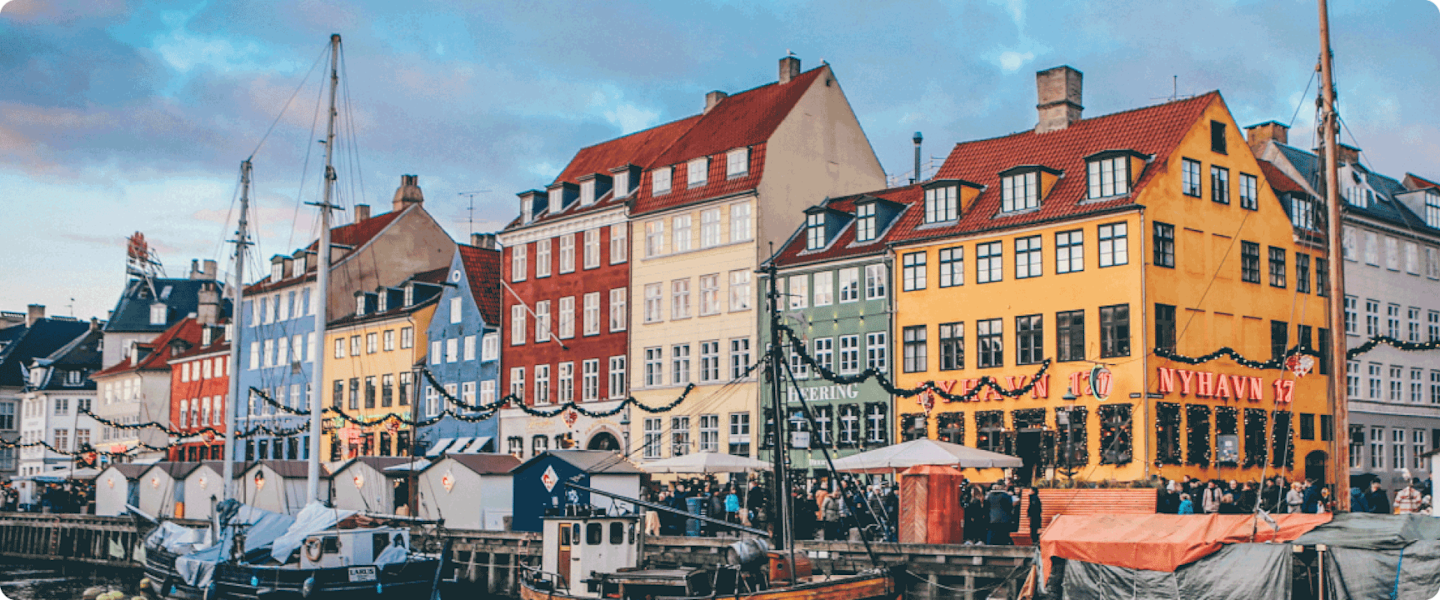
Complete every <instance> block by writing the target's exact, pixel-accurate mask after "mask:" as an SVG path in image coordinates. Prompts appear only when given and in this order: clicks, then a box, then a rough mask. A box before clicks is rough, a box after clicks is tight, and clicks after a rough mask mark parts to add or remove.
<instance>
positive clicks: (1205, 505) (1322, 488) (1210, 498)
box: [1156, 476, 1430, 515]
mask: <svg viewBox="0 0 1440 600" xmlns="http://www.w3.org/2000/svg"><path fill="white" fill-rule="evenodd" d="M1164 483H1165V485H1164V486H1163V488H1162V490H1161V492H1160V497H1159V499H1158V502H1157V504H1156V512H1159V513H1162V514H1179V515H1196V514H1202V515H1203V514H1222V515H1226V514H1235V515H1239V514H1250V513H1253V512H1255V510H1256V509H1257V508H1259V509H1260V510H1263V511H1265V512H1267V513H1271V514H1285V513H1311V514H1313V513H1326V512H1334V511H1335V508H1336V499H1335V496H1334V494H1332V493H1331V491H1330V486H1327V485H1324V484H1321V483H1320V482H1317V481H1315V480H1313V479H1305V480H1295V481H1287V480H1286V479H1285V478H1284V477H1275V478H1272V479H1267V480H1265V482H1264V483H1263V484H1262V483H1257V482H1254V481H1247V482H1245V483H1243V484H1241V483H1239V482H1237V481H1235V480H1234V479H1231V480H1229V481H1222V480H1218V479H1212V480H1209V481H1204V480H1200V479H1192V478H1190V477H1189V476H1186V477H1184V478H1183V479H1180V480H1170V481H1166V482H1164ZM1367 488H1368V489H1367ZM1429 506H1430V482H1429V481H1428V480H1420V479H1415V480H1413V481H1412V482H1411V484H1410V485H1407V486H1405V487H1404V488H1402V489H1400V490H1397V491H1396V492H1395V498H1394V502H1393V503H1392V502H1391V498H1390V495H1389V493H1388V492H1387V491H1386V490H1385V489H1384V488H1383V487H1382V486H1381V485H1380V481H1379V480H1378V479H1376V480H1372V481H1371V482H1370V485H1369V486H1365V487H1364V488H1362V487H1353V488H1351V489H1350V511H1351V512H1364V513H1378V514H1390V513H1392V512H1393V513H1397V514H1409V513H1416V512H1423V511H1425V510H1428V509H1429Z"/></svg>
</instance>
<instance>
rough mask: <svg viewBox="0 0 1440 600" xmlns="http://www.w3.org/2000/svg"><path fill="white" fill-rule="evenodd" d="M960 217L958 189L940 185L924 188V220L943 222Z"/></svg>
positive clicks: (927, 221)
mask: <svg viewBox="0 0 1440 600" xmlns="http://www.w3.org/2000/svg"><path fill="white" fill-rule="evenodd" d="M958 218H960V198H959V190H958V189H956V186H953V185H949V186H942V187H937V188H930V189H928V190H925V222H926V223H944V222H948V221H954V220H956V219H958Z"/></svg>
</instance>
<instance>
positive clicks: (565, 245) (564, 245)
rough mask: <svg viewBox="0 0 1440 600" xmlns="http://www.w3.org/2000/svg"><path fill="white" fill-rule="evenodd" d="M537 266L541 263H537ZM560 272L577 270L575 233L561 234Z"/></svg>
mask: <svg viewBox="0 0 1440 600" xmlns="http://www.w3.org/2000/svg"><path fill="white" fill-rule="evenodd" d="M536 266H537V268H538V266H539V265H536ZM560 272H561V273H574V272H575V234H573V233H567V234H565V235H562V236H560Z"/></svg>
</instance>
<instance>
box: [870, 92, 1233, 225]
mask: <svg viewBox="0 0 1440 600" xmlns="http://www.w3.org/2000/svg"><path fill="white" fill-rule="evenodd" d="M1216 101H1220V94H1219V92H1209V93H1206V94H1202V95H1199V96H1196V97H1194V98H1189V99H1185V100H1180V101H1176V102H1168V103H1165V104H1159V105H1156V106H1149V107H1145V108H1138V109H1134V110H1129V111H1124V112H1118V113H1114V114H1110V115H1105V116H1100V117H1094V118H1090V119H1083V120H1081V121H1078V122H1076V123H1074V124H1072V125H1070V126H1069V127H1067V128H1065V129H1061V130H1058V131H1050V132H1046V133H1035V132H1034V131H1033V130H1032V131H1024V132H1020V133H1015V134H1011V135H1007V136H1004V137H998V138H992V139H988V140H978V141H974V142H962V143H959V144H956V145H955V148H954V149H952V150H951V151H950V156H949V157H948V158H946V159H945V164H944V165H943V166H941V167H940V170H939V171H938V172H936V174H935V178H936V179H963V180H965V181H971V182H974V183H978V184H980V185H983V186H986V189H985V190H984V191H983V192H981V193H980V196H979V197H978V198H976V199H975V200H974V202H973V204H972V206H971V207H970V209H969V210H968V211H966V212H965V214H962V215H961V216H960V219H959V220H958V222H956V223H955V224H952V225H944V226H939V227H922V226H921V223H922V219H923V216H924V215H923V214H922V212H923V211H906V214H905V215H904V216H903V217H902V219H903V221H902V223H901V224H900V226H899V231H897V232H896V234H894V235H893V236H892V238H893V239H894V240H895V241H903V240H916V239H925V238H930V237H941V236H949V235H957V234H968V233H975V232H982V231H989V230H995V229H1002V228H1011V227H1018V226H1022V225H1027V224H1031V223H1039V222H1045V221H1051V220H1054V219H1062V218H1068V217H1074V216H1079V215H1083V214H1090V213H1100V212H1108V211H1110V210H1114V209H1116V208H1120V207H1124V206H1127V205H1130V204H1133V203H1134V201H1135V198H1136V197H1137V196H1138V194H1139V193H1140V191H1141V190H1143V189H1144V187H1145V185H1146V184H1147V183H1149V182H1150V180H1151V179H1153V178H1154V177H1155V174H1156V173H1158V172H1160V171H1161V170H1163V168H1164V165H1165V163H1166V162H1167V161H1169V160H1171V158H1172V157H1171V156H1170V155H1171V153H1173V152H1174V150H1175V147H1176V146H1177V145H1179V143H1180V140H1181V139H1182V138H1183V137H1184V136H1185V134H1186V133H1188V132H1189V131H1190V130H1191V129H1192V128H1193V127H1194V125H1195V122H1196V121H1198V120H1199V119H1200V116H1201V115H1202V114H1203V113H1204V111H1205V109H1206V107H1208V106H1209V105H1210V104H1211V103H1212V102H1216ZM1106 150H1134V151H1136V152H1141V153H1144V154H1149V155H1153V156H1154V157H1155V159H1154V162H1152V163H1151V164H1150V165H1149V166H1148V167H1147V168H1146V169H1145V171H1144V172H1143V173H1142V174H1141V176H1140V178H1139V180H1138V181H1136V182H1135V185H1134V186H1133V189H1132V190H1131V193H1130V194H1129V195H1127V196H1123V197H1120V198H1116V199H1113V200H1107V201H1103V202H1083V201H1084V200H1085V197H1086V194H1087V193H1088V189H1087V185H1086V165H1085V157H1086V156H1090V155H1092V154H1095V153H1097V152H1104V151H1106ZM1021 165H1042V166H1045V167H1049V168H1051V169H1058V170H1060V171H1063V172H1064V176H1063V177H1061V178H1060V180H1059V181H1058V182H1056V184H1055V187H1054V188H1052V189H1051V190H1050V194H1049V195H1048V196H1046V197H1045V198H1044V199H1042V200H1041V202H1040V208H1039V210H1034V211H1029V212H1023V213H1020V214H1015V215H1006V216H1000V172H1001V171H1004V170H1006V169H1010V168H1012V167H1017V166H1021Z"/></svg>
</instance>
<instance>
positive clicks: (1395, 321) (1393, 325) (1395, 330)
mask: <svg viewBox="0 0 1440 600" xmlns="http://www.w3.org/2000/svg"><path fill="white" fill-rule="evenodd" d="M1385 324H1386V325H1388V327H1387V328H1386V335H1388V336H1390V337H1392V338H1395V339H1397V340H1398V339H1400V305H1399V304H1389V305H1386V306H1385Z"/></svg>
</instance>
